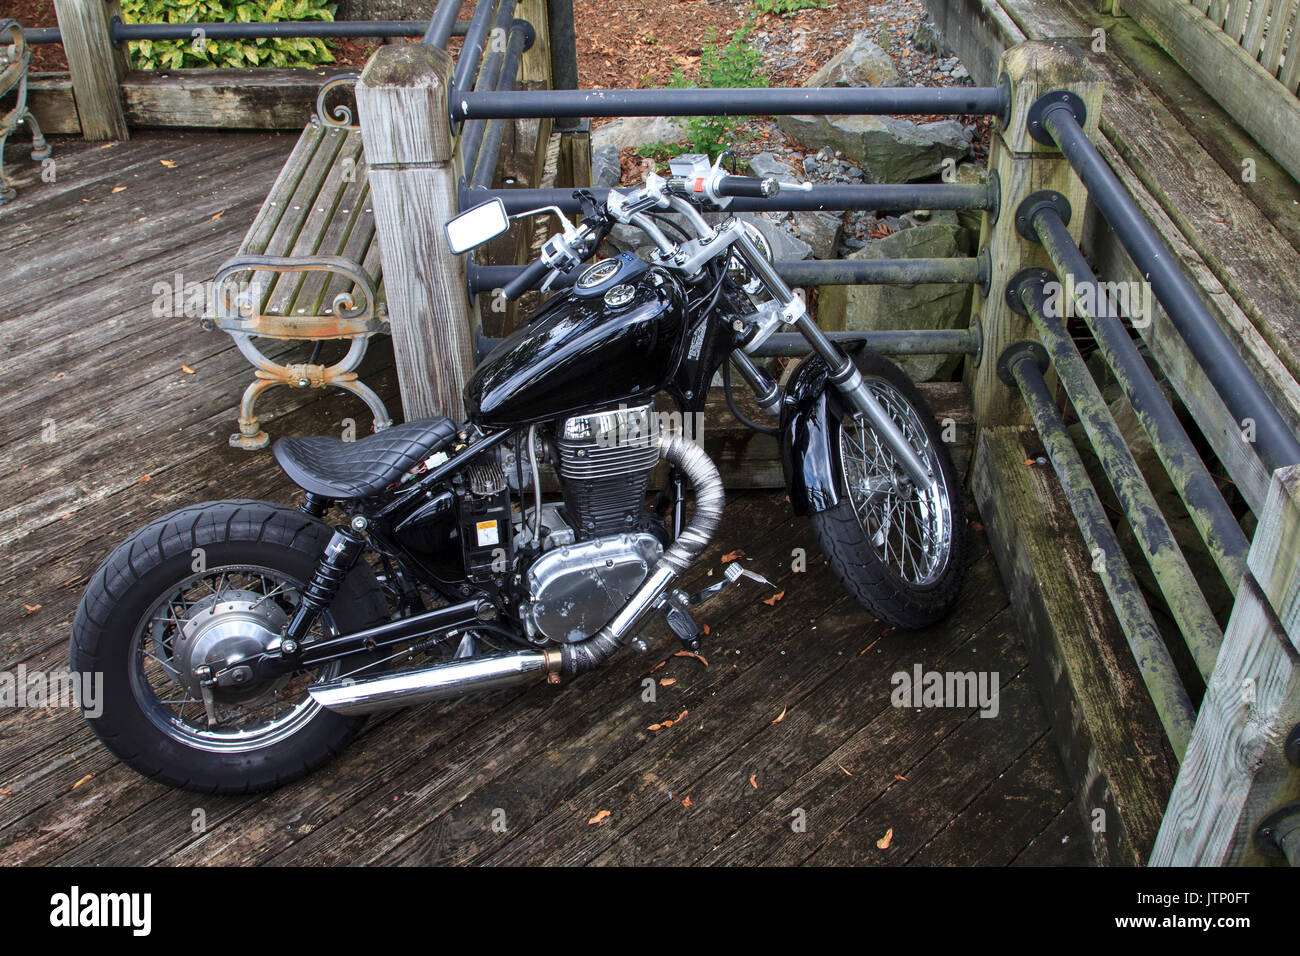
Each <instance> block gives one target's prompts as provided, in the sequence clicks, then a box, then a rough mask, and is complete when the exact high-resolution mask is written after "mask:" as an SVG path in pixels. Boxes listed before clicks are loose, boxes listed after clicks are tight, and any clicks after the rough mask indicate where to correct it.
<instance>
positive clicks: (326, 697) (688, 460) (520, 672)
mask: <svg viewBox="0 0 1300 956" xmlns="http://www.w3.org/2000/svg"><path fill="white" fill-rule="evenodd" d="M659 446H660V453H661V454H662V456H663V457H664V458H665V459H666V460H667V461H669V462H670V463H671V464H673V465H676V466H677V467H678V468H680V469H681V471H682V473H683V474H684V475H685V476H686V478H687V480H688V481H689V482H690V483H691V487H692V488H693V489H694V490H695V508H694V509H693V511H692V512H691V518H690V520H689V521H688V522H687V523H686V527H684V528H683V529H682V533H681V534H679V535H678V536H677V540H675V541H674V542H673V543H672V544H670V545H669V546H668V550H666V551H665V552H664V553H663V556H662V557H660V559H659V563H658V564H657V565H655V568H654V570H653V571H651V572H650V574H649V576H648V577H647V578H646V579H645V581H643V582H642V584H641V586H640V587H638V588H637V590H636V591H635V592H634V593H633V595H632V596H631V597H630V598H629V599H628V602H627V604H625V605H624V606H623V608H622V609H621V610H620V611H619V612H618V613H617V614H615V615H614V617H613V619H612V620H610V622H609V623H608V624H606V625H605V626H604V627H602V628H601V629H600V630H599V631H597V632H596V633H595V634H593V635H592V636H591V637H589V638H587V639H586V640H584V641H577V642H575V643H573V644H565V645H563V646H561V647H559V648H548V649H546V650H541V651H518V652H516V653H513V654H497V655H494V656H492V657H483V658H478V659H470V660H463V661H456V660H453V661H446V662H444V663H442V664H435V665H433V666H432V667H425V668H421V669H420V670H413V671H406V672H404V673H400V674H391V675H380V676H377V677H367V678H364V679H362V680H352V679H351V678H344V679H343V680H338V681H331V682H330V683H327V684H317V685H315V686H314V687H309V688H307V690H308V692H309V693H310V694H311V696H312V699H313V700H315V701H316V702H317V703H319V704H320V705H321V706H322V707H326V708H328V709H329V710H332V711H334V712H335V713H338V714H371V713H374V712H375V711H380V710H390V709H392V708H394V707H408V706H411V705H413V704H423V703H427V702H428V701H431V700H448V699H450V698H453V697H461V696H463V695H465V694H469V693H474V692H477V691H489V690H500V689H501V688H503V687H514V686H516V685H519V684H529V683H532V682H534V681H538V680H541V679H543V678H546V679H548V680H552V681H558V680H559V675H561V674H564V675H566V676H573V675H575V674H581V673H583V672H584V671H589V670H591V669H592V668H594V667H596V666H598V665H599V664H602V663H604V662H605V661H606V660H608V659H609V658H610V656H612V655H613V654H614V652H615V651H617V650H618V649H619V648H620V647H621V646H622V645H623V641H624V640H626V639H627V637H628V635H630V634H631V633H632V632H633V631H634V630H635V629H636V627H637V625H638V624H639V623H640V621H641V619H642V617H643V616H644V615H645V613H646V612H647V611H649V610H651V609H653V608H655V607H657V606H659V603H660V601H661V600H662V598H663V596H664V594H665V593H666V592H667V591H668V589H669V587H670V586H671V585H672V583H673V581H675V580H676V579H677V578H678V577H679V576H680V575H681V574H682V573H683V572H684V571H685V570H686V569H687V568H688V567H690V565H691V563H692V562H694V561H695V559H696V558H698V557H699V556H700V553H701V552H702V551H703V550H704V549H705V548H706V547H708V544H709V542H710V541H711V540H713V535H714V533H715V532H716V531H717V530H718V525H719V524H721V522H722V509H723V503H724V494H723V488H722V478H721V476H720V475H719V474H718V469H717V467H716V466H715V465H714V464H713V462H712V461H711V460H710V459H709V456H708V455H706V454H705V453H704V450H703V449H702V448H700V447H699V446H698V445H694V444H691V443H690V442H688V441H686V440H685V439H684V438H682V437H681V436H679V435H662V436H660V439H659ZM467 629H468V630H473V625H469V626H468V628H467Z"/></svg>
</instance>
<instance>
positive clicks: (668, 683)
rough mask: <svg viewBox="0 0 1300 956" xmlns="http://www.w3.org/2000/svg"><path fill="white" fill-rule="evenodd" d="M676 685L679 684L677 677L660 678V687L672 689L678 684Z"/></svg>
mask: <svg viewBox="0 0 1300 956" xmlns="http://www.w3.org/2000/svg"><path fill="white" fill-rule="evenodd" d="M676 683H677V678H676V677H661V678H659V686H660V687H672V686H673V684H676Z"/></svg>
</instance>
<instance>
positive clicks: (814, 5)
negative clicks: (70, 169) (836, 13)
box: [754, 0, 830, 17]
mask: <svg viewBox="0 0 1300 956" xmlns="http://www.w3.org/2000/svg"><path fill="white" fill-rule="evenodd" d="M829 6H830V4H829V3H828V2H827V0H754V10H755V11H756V12H757V13H758V15H759V16H763V15H764V14H767V13H773V14H776V15H777V16H781V17H792V16H794V15H795V14H796V13H798V12H799V11H800V10H825V9H826V8H827V7H829Z"/></svg>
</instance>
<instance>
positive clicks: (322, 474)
mask: <svg viewBox="0 0 1300 956" xmlns="http://www.w3.org/2000/svg"><path fill="white" fill-rule="evenodd" d="M455 436H456V426H455V425H454V424H453V423H452V421H451V419H449V418H421V419H419V420H418V421H413V422H407V423H406V424H404V425H395V426H393V427H392V428H385V429H384V430H383V431H381V432H376V433H375V434H373V435H367V436H366V437H365V438H361V439H358V440H357V441H340V440H339V439H337V438H326V437H321V436H312V437H307V438H281V439H280V440H279V441H278V442H276V443H275V460H276V461H278V462H279V463H280V467H281V468H283V469H284V472H285V474H287V475H288V476H289V477H290V478H291V479H293V482H294V484H296V485H297V486H298V487H300V488H302V489H303V490H304V491H310V492H311V493H312V494H315V495H321V496H323V497H326V498H333V499H335V500H336V501H338V500H343V501H346V500H349V499H352V498H368V497H370V496H371V495H373V494H376V493H377V492H380V491H382V490H383V489H384V488H386V487H387V486H388V485H390V484H392V483H393V482H394V481H396V480H397V479H398V478H400V477H401V476H402V475H404V474H406V472H408V471H410V470H411V469H412V468H414V467H415V466H416V465H418V464H419V463H420V462H422V461H423V460H424V459H426V458H428V457H429V456H430V455H432V454H433V453H434V452H436V451H439V450H440V449H442V448H443V447H444V446H446V445H448V444H450V443H451V440H452V439H453V438H454V437H455Z"/></svg>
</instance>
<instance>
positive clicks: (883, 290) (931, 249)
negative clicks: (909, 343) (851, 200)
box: [817, 211, 971, 382]
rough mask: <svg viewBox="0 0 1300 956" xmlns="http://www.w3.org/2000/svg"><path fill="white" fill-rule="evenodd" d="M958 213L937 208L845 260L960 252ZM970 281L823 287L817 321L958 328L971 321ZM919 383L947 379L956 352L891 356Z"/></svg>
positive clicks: (830, 326) (848, 326) (847, 327)
mask: <svg viewBox="0 0 1300 956" xmlns="http://www.w3.org/2000/svg"><path fill="white" fill-rule="evenodd" d="M958 229H959V227H958V225H957V217H956V216H955V215H954V214H953V213H951V212H947V211H944V212H936V213H934V215H933V217H932V219H931V220H930V221H929V222H925V223H922V224H921V225H919V226H913V227H912V228H910V229H900V230H899V231H898V232H896V233H893V234H892V235H889V236H886V237H885V238H883V239H873V240H871V241H870V242H869V243H867V245H866V246H864V247H863V248H861V249H859V250H858V251H857V252H854V253H852V254H851V255H850V256H849V257H848V258H849V259H947V258H952V257H956V256H959V255H960V254H961V252H960V249H959V247H958V241H957V233H958ZM970 296H971V289H970V287H969V286H963V285H950V284H948V283H933V284H931V283H927V284H925V285H910V286H886V285H875V286H872V285H855V286H822V287H821V292H820V295H819V296H818V299H817V324H818V325H820V326H821V327H822V328H823V329H827V330H844V331H858V330H864V331H878V330H881V329H960V328H965V327H966V326H967V324H969V322H970ZM894 361H896V362H897V363H898V364H899V365H901V366H902V367H903V370H904V371H906V372H907V374H908V375H910V376H912V378H914V379H915V380H916V381H918V382H924V381H928V380H931V379H940V380H944V379H948V378H949V377H951V375H952V373H953V372H954V371H955V370H956V368H957V366H958V364H959V363H960V361H961V357H960V356H950V355H908V356H900V357H897V358H895V359H894Z"/></svg>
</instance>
